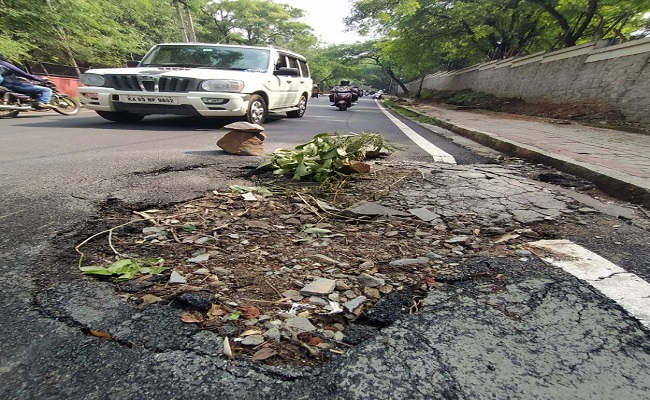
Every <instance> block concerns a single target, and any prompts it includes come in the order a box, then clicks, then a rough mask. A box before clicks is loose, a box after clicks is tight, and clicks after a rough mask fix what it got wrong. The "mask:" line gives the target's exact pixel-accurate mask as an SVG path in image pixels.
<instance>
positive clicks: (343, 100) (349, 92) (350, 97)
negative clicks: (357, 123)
mask: <svg viewBox="0 0 650 400" xmlns="http://www.w3.org/2000/svg"><path fill="white" fill-rule="evenodd" d="M349 84H350V82H348V81H341V85H340V86H337V87H335V88H333V89H332V90H331V93H330V101H331V102H332V103H333V104H332V106H334V107H337V108H338V109H339V110H341V111H345V110H347V109H348V108H350V107H352V105H353V104H354V103H355V102H356V101H357V100H359V91H358V89H356V88H352V87H350V86H348V85H349Z"/></svg>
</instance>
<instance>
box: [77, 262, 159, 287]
mask: <svg viewBox="0 0 650 400" xmlns="http://www.w3.org/2000/svg"><path fill="white" fill-rule="evenodd" d="M163 263H164V260H163V259H162V258H145V259H135V258H125V259H122V260H117V261H115V262H113V263H112V264H111V265H109V266H108V267H103V266H101V265H88V266H85V267H84V266H80V267H79V269H80V270H81V272H82V273H83V274H86V275H105V276H113V275H117V277H116V278H115V282H123V281H126V280H129V279H133V278H135V276H136V275H137V274H152V275H158V274H160V273H161V272H162V271H164V270H165V269H167V268H166V267H164V266H163Z"/></svg>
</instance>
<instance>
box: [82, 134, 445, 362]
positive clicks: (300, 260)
mask: <svg viewBox="0 0 650 400" xmlns="http://www.w3.org/2000/svg"><path fill="white" fill-rule="evenodd" d="M396 148H398V147H397V146H394V145H392V144H390V143H388V142H387V141H386V140H385V139H383V138H382V137H381V136H380V135H377V134H334V133H324V134H320V135H317V136H316V137H314V138H313V139H312V140H311V141H310V142H308V143H305V144H303V145H301V146H298V147H296V148H295V149H293V150H279V151H276V152H275V153H274V154H272V155H271V157H270V160H269V161H267V162H265V163H264V164H263V165H264V166H263V167H262V168H261V169H260V172H262V173H261V174H257V175H254V176H253V179H254V180H256V183H257V184H256V185H253V186H231V187H230V188H229V190H228V191H214V192H211V193H208V194H206V195H205V196H203V197H201V198H198V199H195V200H191V201H188V202H186V203H183V204H177V205H172V206H170V207H168V208H166V209H151V210H144V211H134V212H133V213H135V215H136V218H134V217H133V213H118V215H111V216H109V217H110V218H111V220H118V221H120V220H121V221H123V222H122V223H118V224H117V225H115V226H114V227H113V228H110V229H107V230H104V231H102V232H99V233H96V234H94V235H92V236H91V237H89V238H87V239H86V240H84V241H83V242H81V243H80V244H79V245H78V246H77V251H78V252H79V253H80V255H81V256H80V260H79V269H80V271H81V272H82V273H84V274H87V275H94V276H97V278H98V279H109V280H110V281H112V282H113V283H114V284H115V287H116V290H117V291H118V293H119V294H120V298H122V299H125V300H126V301H128V302H129V303H131V304H133V305H134V306H136V307H169V306H170V307H176V308H178V309H179V310H178V313H179V319H180V320H181V321H182V322H184V323H186V324H191V325H194V326H196V327H197V328H198V329H202V330H210V331H213V332H215V333H216V334H218V335H220V336H223V337H224V348H223V352H224V354H225V355H226V356H227V357H231V358H237V359H248V360H253V361H259V362H265V363H268V364H274V365H275V364H292V365H301V366H304V365H317V364H320V363H322V362H323V361H325V360H327V359H329V358H330V357H332V355H336V354H342V353H345V352H346V351H347V350H348V348H349V347H350V346H352V345H354V344H357V343H359V341H360V340H361V339H360V337H363V335H361V336H360V334H359V333H358V332H359V331H355V326H356V325H355V323H356V321H358V320H359V319H360V318H361V319H363V318H365V317H367V316H368V315H370V312H371V310H373V307H374V306H375V305H376V304H377V303H378V302H379V301H381V299H383V298H393V299H398V300H397V301H398V303H399V304H400V306H399V307H398V308H397V309H398V311H396V312H395V314H396V316H395V318H397V317H398V315H397V314H399V313H400V312H401V311H399V310H402V309H405V310H411V311H407V312H415V311H417V304H418V303H417V296H418V293H419V292H418V291H420V290H425V289H427V288H429V287H431V285H434V284H435V279H433V278H432V276H433V275H434V274H435V273H437V272H439V270H440V268H441V266H440V265H437V266H434V265H433V264H431V265H429V264H427V263H425V264H424V265H422V264H419V265H416V264H413V265H400V266H391V265H390V262H392V261H393V260H394V259H395V257H396V254H398V255H402V256H403V257H407V256H409V255H411V254H420V255H424V254H426V252H429V251H430V246H429V243H428V242H426V241H422V240H413V239H414V238H418V237H421V235H422V234H423V233H422V231H423V229H430V230H433V227H431V226H429V228H423V226H422V225H423V223H422V221H419V220H417V219H414V218H405V217H402V218H398V217H395V218H379V219H377V218H374V217H368V216H363V215H355V214H350V213H346V212H345V210H346V209H347V207H349V206H351V205H354V204H356V203H358V202H360V201H363V200H369V201H371V200H377V199H378V198H381V197H382V196H386V195H388V194H389V193H390V192H391V191H392V190H394V188H395V187H397V186H398V185H399V184H400V182H402V181H403V180H405V179H409V177H411V176H413V174H415V173H417V171H414V170H413V169H409V168H395V167H390V166H382V165H381V164H377V163H375V164H373V170H372V171H369V172H368V173H365V174H359V173H354V174H346V173H344V172H343V170H344V169H345V167H346V166H348V165H352V164H354V162H363V161H364V156H365V157H368V155H369V154H371V155H373V156H374V155H375V154H379V153H381V152H384V151H386V149H393V150H394V149H396ZM368 165H369V166H370V164H368ZM278 175H280V176H278ZM287 177H289V178H292V179H286V178H287ZM424 225H427V224H424ZM101 238H107V239H108V240H107V241H106V240H99V239H101ZM418 246H421V247H422V248H420V247H418ZM317 281H318V282H327V283H329V284H331V285H332V286H330V287H329V289H327V290H325V292H323V293H320V294H318V293H314V292H311V291H310V290H308V289H306V288H307V287H308V286H309V285H310V284H312V283H314V282H317ZM393 303H394V301H393ZM402 303H403V304H402ZM402 305H403V307H402ZM413 307H415V308H413ZM382 318H383V317H382ZM381 323H387V322H386V321H385V320H382V321H381ZM362 331H363V330H362ZM110 335H111V333H110V332H106V335H104V336H103V337H108V338H110V337H111V336H110ZM139 344H140V345H144V344H143V343H139Z"/></svg>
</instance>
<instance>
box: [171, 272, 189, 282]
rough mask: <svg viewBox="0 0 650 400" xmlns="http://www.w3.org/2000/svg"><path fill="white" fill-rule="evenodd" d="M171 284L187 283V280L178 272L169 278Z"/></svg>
mask: <svg viewBox="0 0 650 400" xmlns="http://www.w3.org/2000/svg"><path fill="white" fill-rule="evenodd" d="M169 283H187V278H185V277H184V276H183V275H181V274H179V273H178V272H176V271H172V274H171V275H170V276H169Z"/></svg>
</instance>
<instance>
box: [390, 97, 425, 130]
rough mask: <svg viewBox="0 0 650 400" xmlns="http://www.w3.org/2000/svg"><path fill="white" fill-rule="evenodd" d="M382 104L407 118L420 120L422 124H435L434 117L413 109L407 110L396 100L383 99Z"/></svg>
mask: <svg viewBox="0 0 650 400" xmlns="http://www.w3.org/2000/svg"><path fill="white" fill-rule="evenodd" d="M384 105H386V106H387V107H390V108H391V109H393V110H395V111H396V112H398V113H399V114H401V115H403V116H405V117H407V118H410V119H413V120H415V121H418V122H421V123H423V124H431V125H435V124H436V122H437V121H436V119H435V118H434V117H431V116H428V115H423V114H419V113H416V112H415V111H411V110H409V109H407V108H404V107H402V106H401V105H400V104H399V103H398V102H396V101H393V100H390V99H386V100H384Z"/></svg>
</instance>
